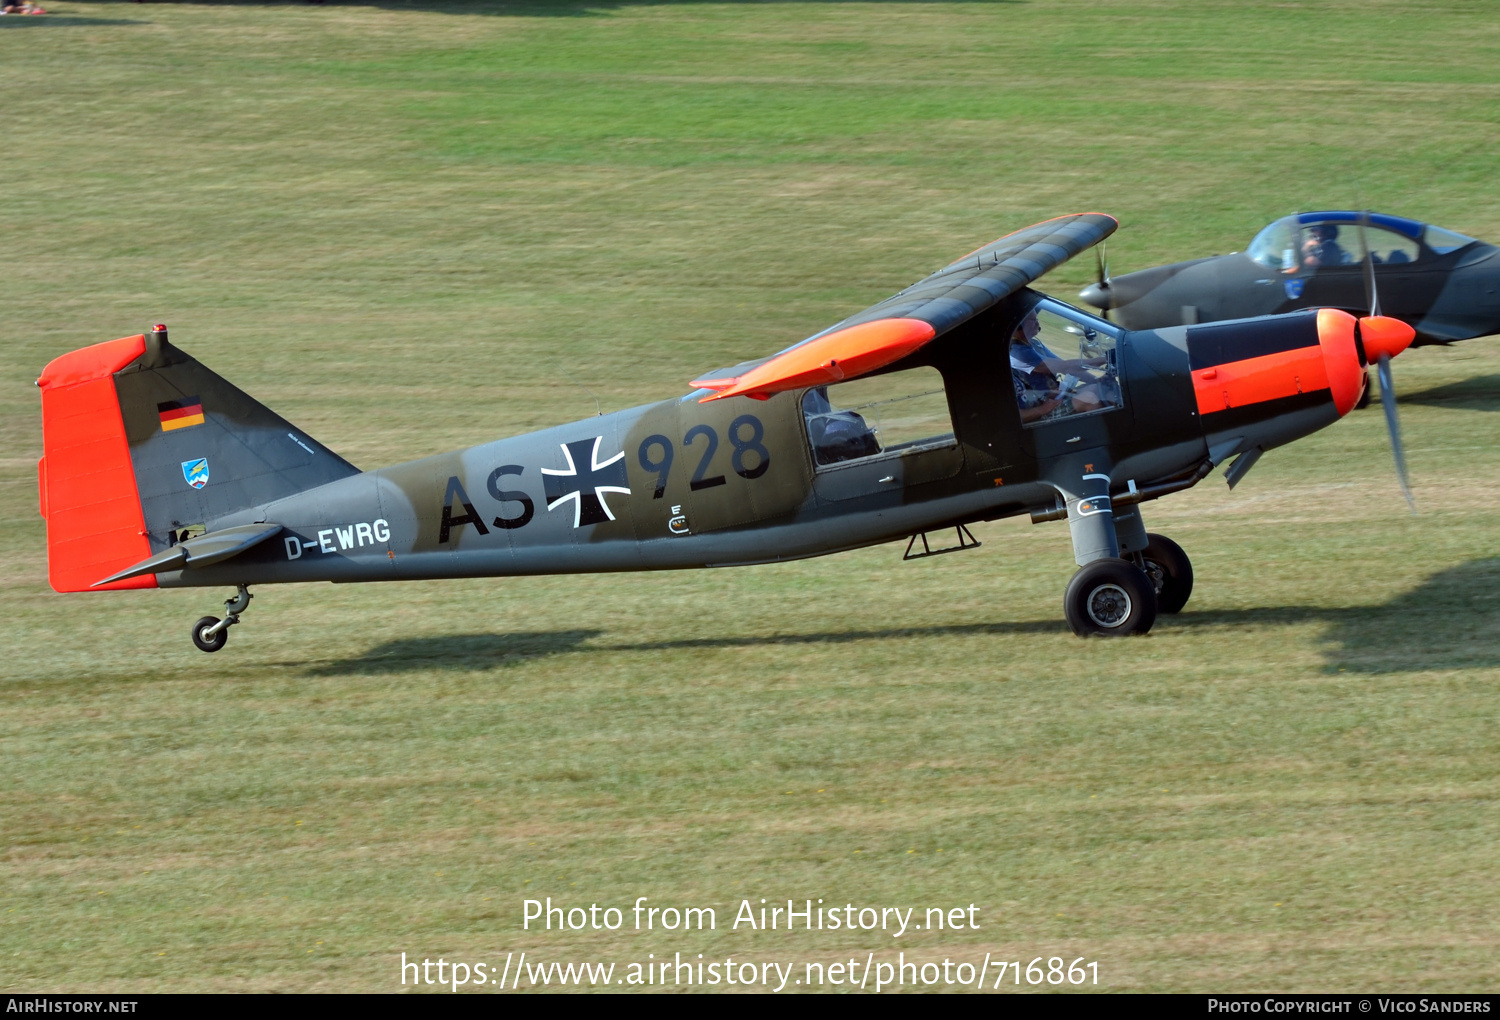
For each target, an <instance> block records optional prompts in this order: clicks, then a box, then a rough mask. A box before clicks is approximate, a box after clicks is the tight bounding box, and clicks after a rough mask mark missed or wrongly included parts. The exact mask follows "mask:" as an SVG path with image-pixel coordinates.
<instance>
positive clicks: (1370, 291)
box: [1359, 209, 1383, 388]
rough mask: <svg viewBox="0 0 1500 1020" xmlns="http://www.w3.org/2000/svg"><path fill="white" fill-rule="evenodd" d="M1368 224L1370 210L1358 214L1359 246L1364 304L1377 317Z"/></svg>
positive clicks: (1378, 305)
mask: <svg viewBox="0 0 1500 1020" xmlns="http://www.w3.org/2000/svg"><path fill="white" fill-rule="evenodd" d="M1369 222H1370V210H1368V209H1366V210H1365V211H1364V212H1362V213H1360V214H1359V244H1360V247H1362V248H1363V249H1364V250H1365V260H1364V263H1365V264H1364V270H1365V273H1364V275H1365V304H1366V305H1368V306H1369V308H1370V312H1369V314H1370V315H1379V314H1380V295H1379V294H1377V293H1376V292H1375V254H1374V252H1372V251H1370V236H1369V234H1368V233H1367V232H1366V230H1365V226H1366V224H1368V223H1369ZM1382 388H1383V387H1382Z"/></svg>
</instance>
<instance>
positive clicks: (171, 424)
mask: <svg viewBox="0 0 1500 1020" xmlns="http://www.w3.org/2000/svg"><path fill="white" fill-rule="evenodd" d="M156 413H157V414H159V415H161V430H162V431H163V432H171V431H172V430H173V429H186V428H192V427H193V426H194V425H202V424H203V401H202V400H200V399H199V398H197V397H184V398H183V399H181V400H169V401H167V402H166V403H165V404H157V405H156Z"/></svg>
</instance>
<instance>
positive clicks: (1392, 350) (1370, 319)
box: [1359, 315, 1417, 361]
mask: <svg viewBox="0 0 1500 1020" xmlns="http://www.w3.org/2000/svg"><path fill="white" fill-rule="evenodd" d="M1359 338H1360V341H1361V342H1362V343H1363V344H1364V347H1365V357H1367V358H1369V359H1370V360H1371V361H1377V360H1379V358H1380V356H1381V355H1382V354H1384V355H1385V356H1386V357H1388V358H1394V357H1395V356H1396V355H1398V354H1400V353H1401V352H1402V351H1404V350H1406V349H1407V348H1408V347H1410V346H1411V342H1412V341H1413V340H1415V339H1416V338H1417V331H1416V330H1415V329H1412V328H1411V326H1410V325H1408V324H1407V323H1404V322H1402V321H1401V320H1400V319H1393V318H1391V317H1390V316H1389V315H1367V316H1365V317H1364V318H1362V319H1360V320H1359Z"/></svg>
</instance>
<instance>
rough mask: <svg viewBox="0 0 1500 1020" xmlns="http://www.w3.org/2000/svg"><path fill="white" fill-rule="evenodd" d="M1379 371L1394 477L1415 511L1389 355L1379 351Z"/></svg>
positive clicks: (1408, 504) (1381, 404)
mask: <svg viewBox="0 0 1500 1020" xmlns="http://www.w3.org/2000/svg"><path fill="white" fill-rule="evenodd" d="M1379 366H1380V368H1379V373H1380V406H1381V407H1383V408H1385V427H1386V428H1387V429H1388V430H1389V431H1390V433H1391V453H1392V455H1394V456H1395V458H1396V477H1397V479H1399V480H1400V482H1401V494H1402V495H1403V496H1405V497H1406V505H1407V506H1409V507H1411V512H1412V513H1416V512H1417V503H1416V500H1414V499H1412V495H1411V479H1410V478H1409V477H1407V474H1406V451H1405V450H1403V449H1402V447H1401V422H1400V420H1399V419H1397V417H1396V387H1395V384H1394V383H1393V382H1392V381H1391V356H1390V355H1389V354H1386V353H1384V352H1381V355H1380V362H1379Z"/></svg>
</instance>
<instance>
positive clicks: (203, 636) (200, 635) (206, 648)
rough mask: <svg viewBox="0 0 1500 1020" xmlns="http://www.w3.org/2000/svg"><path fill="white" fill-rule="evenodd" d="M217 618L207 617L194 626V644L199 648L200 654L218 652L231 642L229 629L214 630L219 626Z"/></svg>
mask: <svg viewBox="0 0 1500 1020" xmlns="http://www.w3.org/2000/svg"><path fill="white" fill-rule="evenodd" d="M218 622H219V618H218V617H217V616H205V617H203V618H202V619H201V620H199V621H198V622H197V623H195V624H193V644H195V645H197V646H198V650H199V651H200V652H217V651H218V650H219V649H220V648H223V647H224V645H225V644H226V643H227V642H228V641H229V628H228V627H225V628H224V629H223V630H214V629H213V628H214V627H215V626H217V625H218Z"/></svg>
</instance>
